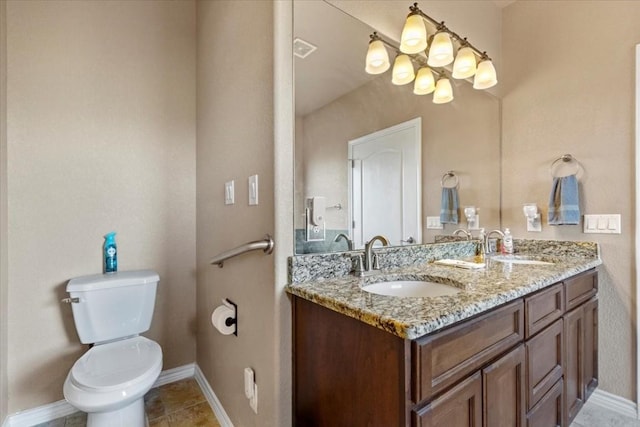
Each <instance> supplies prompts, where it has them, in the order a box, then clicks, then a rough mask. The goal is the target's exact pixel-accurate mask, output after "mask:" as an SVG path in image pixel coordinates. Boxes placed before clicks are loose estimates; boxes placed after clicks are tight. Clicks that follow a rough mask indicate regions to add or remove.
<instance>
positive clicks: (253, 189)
mask: <svg viewBox="0 0 640 427" xmlns="http://www.w3.org/2000/svg"><path fill="white" fill-rule="evenodd" d="M249 204H250V205H257V204H258V175H251V176H250V177H249Z"/></svg>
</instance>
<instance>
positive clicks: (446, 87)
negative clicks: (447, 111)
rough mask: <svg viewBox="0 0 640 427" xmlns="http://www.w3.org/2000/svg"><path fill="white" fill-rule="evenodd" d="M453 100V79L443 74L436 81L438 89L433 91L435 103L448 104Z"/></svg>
mask: <svg viewBox="0 0 640 427" xmlns="http://www.w3.org/2000/svg"><path fill="white" fill-rule="evenodd" d="M451 101H453V89H452V88H451V81H449V79H448V78H446V77H444V76H442V77H440V78H439V79H438V83H436V90H435V91H434V92H433V103H434V104H446V103H447V102H451Z"/></svg>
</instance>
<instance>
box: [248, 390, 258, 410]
mask: <svg viewBox="0 0 640 427" xmlns="http://www.w3.org/2000/svg"><path fill="white" fill-rule="evenodd" d="M249 406H251V409H253V412H255V413H256V414H257V413H258V384H256V383H253V396H252V397H251V399H249Z"/></svg>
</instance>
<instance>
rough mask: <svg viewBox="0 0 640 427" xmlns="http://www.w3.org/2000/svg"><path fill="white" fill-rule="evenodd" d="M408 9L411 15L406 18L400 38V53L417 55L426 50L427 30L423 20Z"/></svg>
mask: <svg viewBox="0 0 640 427" xmlns="http://www.w3.org/2000/svg"><path fill="white" fill-rule="evenodd" d="M413 8H414V6H412V7H410V8H409V9H411V13H410V14H409V16H407V20H406V21H405V23H404V28H403V29H402V36H401V37H400V51H401V52H402V53H419V52H422V51H424V50H425V49H426V48H427V28H426V27H425V26H424V19H422V16H420V15H419V14H418V13H417V12H416V11H415V10H414V9H413Z"/></svg>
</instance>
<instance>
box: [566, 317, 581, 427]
mask: <svg viewBox="0 0 640 427" xmlns="http://www.w3.org/2000/svg"><path fill="white" fill-rule="evenodd" d="M564 337H565V361H564V399H565V410H566V416H567V419H566V420H565V425H569V424H571V421H573V419H574V418H575V416H576V415H577V414H578V412H579V411H580V409H581V408H582V405H584V387H583V384H584V370H583V366H584V363H583V359H584V311H583V307H582V306H580V307H578V308H576V309H575V310H572V311H570V312H568V313H566V314H565V315H564Z"/></svg>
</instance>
